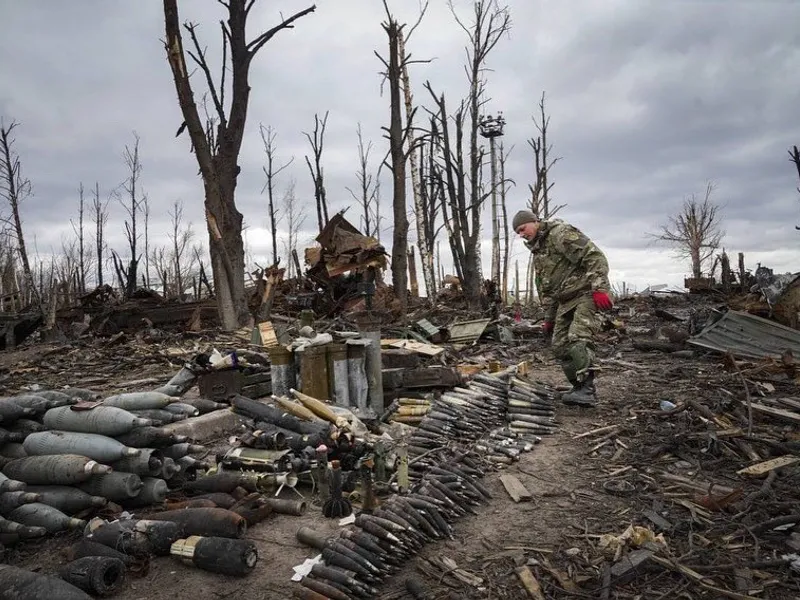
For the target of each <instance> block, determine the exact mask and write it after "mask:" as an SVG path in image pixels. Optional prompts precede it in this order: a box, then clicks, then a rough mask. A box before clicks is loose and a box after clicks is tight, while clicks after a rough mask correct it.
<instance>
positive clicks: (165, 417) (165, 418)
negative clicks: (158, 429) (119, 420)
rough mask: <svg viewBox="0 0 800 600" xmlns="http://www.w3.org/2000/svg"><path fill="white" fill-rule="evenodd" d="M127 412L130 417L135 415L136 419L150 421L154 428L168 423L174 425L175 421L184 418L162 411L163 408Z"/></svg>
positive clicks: (184, 416) (183, 417)
mask: <svg viewBox="0 0 800 600" xmlns="http://www.w3.org/2000/svg"><path fill="white" fill-rule="evenodd" d="M128 412H129V413H131V414H132V415H136V416H137V417H141V418H142V419H150V420H151V421H152V425H155V426H161V425H167V424H168V423H175V422H176V421H183V420H184V419H185V418H186V415H183V414H178V413H172V412H169V411H168V410H164V409H163V408H143V409H141V410H139V409H131V410H129V411H128ZM134 431H135V430H134Z"/></svg>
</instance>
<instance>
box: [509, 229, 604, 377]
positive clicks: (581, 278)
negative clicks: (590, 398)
mask: <svg viewBox="0 0 800 600" xmlns="http://www.w3.org/2000/svg"><path fill="white" fill-rule="evenodd" d="M525 245H526V246H527V247H528V248H529V249H530V251H531V252H533V264H534V267H535V269H536V287H537V289H538V291H539V298H540V300H541V302H542V306H543V307H544V309H545V320H546V321H550V322H552V323H553V324H554V327H553V341H552V348H553V354H554V355H555V357H556V358H557V359H559V360H560V361H561V365H562V368H563V369H564V374H565V375H566V376H567V379H568V380H569V381H570V383H572V384H573V385H576V384H578V383H579V382H582V381H584V380H585V379H586V378H587V377H589V376H591V374H592V373H591V367H592V364H593V362H594V341H593V338H594V336H595V335H596V334H597V332H598V331H600V326H601V324H602V318H601V316H600V313H599V312H598V310H597V307H596V306H595V304H594V300H593V299H592V292H594V291H597V290H602V291H604V292H606V293H608V291H609V290H610V289H611V287H610V285H609V282H608V261H607V260H606V257H605V254H603V252H602V251H601V250H600V249H599V248H598V247H597V246H596V245H595V244H594V242H592V241H591V240H590V239H589V238H588V237H586V236H585V235H584V234H583V233H582V232H581V231H579V230H578V229H577V228H575V227H573V226H572V225H569V224H568V223H564V222H563V221H560V220H552V221H542V222H541V224H540V226H539V231H538V233H537V235H536V237H535V238H534V239H533V240H532V241H530V242H526V243H525Z"/></svg>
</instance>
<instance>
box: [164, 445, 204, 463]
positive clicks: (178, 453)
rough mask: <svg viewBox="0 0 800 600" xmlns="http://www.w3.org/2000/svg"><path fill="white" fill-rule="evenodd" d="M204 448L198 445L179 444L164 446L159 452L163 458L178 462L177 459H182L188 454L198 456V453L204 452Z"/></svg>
mask: <svg viewBox="0 0 800 600" xmlns="http://www.w3.org/2000/svg"><path fill="white" fill-rule="evenodd" d="M205 450H206V447H205V446H201V445H200V444H189V443H188V442H182V443H180V444H172V445H171V446H166V447H164V448H162V449H161V452H162V453H163V454H164V456H166V457H168V458H171V459H172V460H178V459H179V458H183V457H184V456H186V455H188V454H198V453H199V452H205Z"/></svg>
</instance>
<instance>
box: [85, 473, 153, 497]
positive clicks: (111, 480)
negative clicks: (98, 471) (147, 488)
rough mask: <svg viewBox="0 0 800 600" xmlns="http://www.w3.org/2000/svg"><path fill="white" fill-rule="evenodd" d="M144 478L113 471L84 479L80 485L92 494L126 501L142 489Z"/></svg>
mask: <svg viewBox="0 0 800 600" xmlns="http://www.w3.org/2000/svg"><path fill="white" fill-rule="evenodd" d="M143 486H144V483H143V482H142V478H141V477H139V476H138V475H135V474H133V473H124V472H122V471H112V472H111V473H106V474H105V475H97V476H95V477H92V478H91V479H89V480H87V481H84V482H83V483H81V484H80V485H78V487H79V488H80V489H82V490H83V491H84V492H86V493H87V494H91V495H92V496H102V497H103V498H106V499H108V500H110V501H111V502H124V501H126V500H128V499H130V498H135V497H136V496H138V495H139V492H141V491H142V487H143Z"/></svg>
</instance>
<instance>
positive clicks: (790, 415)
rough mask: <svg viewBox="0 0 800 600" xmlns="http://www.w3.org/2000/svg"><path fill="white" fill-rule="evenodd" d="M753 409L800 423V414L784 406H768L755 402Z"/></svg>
mask: <svg viewBox="0 0 800 600" xmlns="http://www.w3.org/2000/svg"><path fill="white" fill-rule="evenodd" d="M753 410H754V411H756V412H759V413H761V414H764V415H769V416H770V417H775V418H776V419H781V420H783V421H791V422H792V423H800V414H797V413H795V412H792V411H790V410H784V409H782V408H775V407H774V406H766V405H764V404H753Z"/></svg>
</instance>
